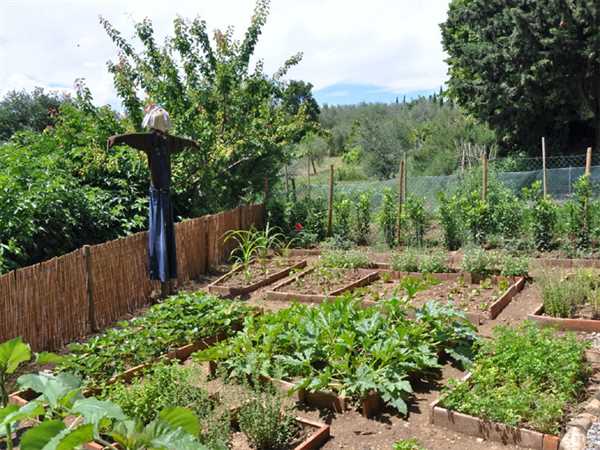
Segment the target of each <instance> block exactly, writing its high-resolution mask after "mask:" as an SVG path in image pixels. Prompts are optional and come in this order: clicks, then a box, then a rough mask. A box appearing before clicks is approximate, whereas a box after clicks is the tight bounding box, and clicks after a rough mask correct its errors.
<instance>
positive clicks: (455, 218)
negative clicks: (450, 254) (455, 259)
mask: <svg viewBox="0 0 600 450" xmlns="http://www.w3.org/2000/svg"><path fill="white" fill-rule="evenodd" d="M438 203H439V208H438V215H439V220H440V225H441V226H442V231H443V233H444V245H445V246H446V248H447V249H448V250H458V249H459V248H460V247H461V245H462V243H463V233H462V231H461V220H460V217H459V212H458V208H457V206H456V203H457V198H456V196H454V195H453V196H451V197H447V196H446V195H445V194H444V193H443V192H440V193H439V194H438Z"/></svg>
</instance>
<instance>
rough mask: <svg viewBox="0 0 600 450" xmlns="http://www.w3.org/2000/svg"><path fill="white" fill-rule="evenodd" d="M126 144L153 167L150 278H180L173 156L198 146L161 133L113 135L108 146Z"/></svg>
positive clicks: (149, 236)
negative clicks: (175, 223)
mask: <svg viewBox="0 0 600 450" xmlns="http://www.w3.org/2000/svg"><path fill="white" fill-rule="evenodd" d="M118 144H127V145H129V146H131V147H134V148H137V149H139V150H143V151H144V152H146V154H147V155H148V166H149V168H150V175H151V180H152V182H151V185H150V209H149V213H150V214H149V232H148V258H149V272H150V279H152V280H160V281H162V282H163V283H164V282H166V281H167V280H169V279H173V278H177V253H176V248H175V227H174V224H173V205H172V204H171V192H170V190H171V153H173V152H176V151H179V150H182V149H183V148H186V147H194V148H198V147H197V145H196V143H195V142H193V141H189V140H187V139H182V138H178V137H174V136H169V135H167V134H163V133H160V132H158V131H152V132H150V133H131V134H122V135H118V136H113V137H111V138H110V139H109V143H108V146H109V147H112V146H113V145H118Z"/></svg>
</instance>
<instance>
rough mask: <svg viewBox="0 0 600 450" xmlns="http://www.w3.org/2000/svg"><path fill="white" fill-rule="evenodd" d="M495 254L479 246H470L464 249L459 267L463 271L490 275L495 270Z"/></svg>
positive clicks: (496, 260)
mask: <svg viewBox="0 0 600 450" xmlns="http://www.w3.org/2000/svg"><path fill="white" fill-rule="evenodd" d="M497 262H498V259H497V256H496V255H495V254H494V253H492V252H488V251H485V250H483V249H482V248H479V247H471V248H468V249H466V250H465V254H464V256H463V260H462V263H461V269H462V270H463V271H465V272H470V273H474V274H477V275H480V276H488V275H492V274H493V273H494V272H496V271H497Z"/></svg>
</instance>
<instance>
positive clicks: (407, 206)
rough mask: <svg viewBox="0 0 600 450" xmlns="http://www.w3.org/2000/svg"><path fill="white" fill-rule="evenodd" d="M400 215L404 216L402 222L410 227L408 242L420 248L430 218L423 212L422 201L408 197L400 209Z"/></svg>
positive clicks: (412, 196)
mask: <svg viewBox="0 0 600 450" xmlns="http://www.w3.org/2000/svg"><path fill="white" fill-rule="evenodd" d="M402 215H403V216H404V220H403V222H404V223H406V224H407V225H408V226H409V227H410V230H411V232H412V233H411V234H412V236H410V237H409V242H412V244H413V245H416V246H422V245H423V240H424V238H425V233H426V232H427V229H428V228H429V225H430V217H429V216H428V214H427V213H426V211H425V201H424V199H422V198H419V197H416V196H414V195H408V197H407V198H406V202H405V203H404V208H403V209H402Z"/></svg>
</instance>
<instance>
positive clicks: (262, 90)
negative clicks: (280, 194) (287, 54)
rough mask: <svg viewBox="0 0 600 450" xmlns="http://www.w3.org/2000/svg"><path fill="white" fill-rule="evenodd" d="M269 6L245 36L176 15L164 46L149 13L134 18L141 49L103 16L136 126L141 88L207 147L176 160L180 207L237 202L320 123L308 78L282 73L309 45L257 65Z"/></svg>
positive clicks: (261, 2)
mask: <svg viewBox="0 0 600 450" xmlns="http://www.w3.org/2000/svg"><path fill="white" fill-rule="evenodd" d="M268 12H269V1H268V0H258V2H257V4H256V7H255V10H254V15H253V16H252V20H251V23H250V26H249V27H248V29H247V30H246V33H245V35H244V38H243V39H242V40H241V41H238V40H235V39H234V38H233V29H232V28H228V29H227V30H226V31H219V30H217V31H215V33H214V36H213V39H211V38H210V36H209V34H208V32H207V29H206V22H205V21H203V20H201V19H200V18H196V19H194V20H192V21H188V20H185V19H183V18H180V17H178V18H176V19H175V21H174V34H173V35H172V36H169V37H167V38H166V39H165V42H164V44H163V45H159V44H158V43H157V41H156V39H155V36H154V29H153V27H152V23H151V22H150V20H149V19H146V20H144V21H143V22H141V23H138V24H137V25H136V34H137V38H138V39H139V40H140V41H141V44H142V50H141V51H139V52H138V51H137V50H136V48H135V47H134V45H133V44H132V43H130V42H128V41H127V40H125V39H124V38H123V37H122V36H121V34H120V33H119V31H117V30H116V29H115V28H114V27H113V26H112V25H111V24H110V23H109V22H108V21H107V20H106V19H102V18H101V23H102V25H103V26H104V28H105V30H106V32H107V33H108V35H109V36H110V38H111V39H112V40H113V42H114V43H115V45H116V46H117V47H118V49H119V58H118V61H117V62H110V63H109V70H110V72H111V73H112V74H113V77H114V83H115V86H116V89H117V92H118V94H119V96H120V97H121V99H122V101H123V104H124V106H125V109H126V110H127V112H128V115H129V117H130V118H131V120H132V122H133V123H134V124H135V126H136V127H139V126H140V124H141V120H142V115H143V112H142V109H143V103H144V100H143V99H141V98H140V97H139V95H138V92H140V91H143V92H144V93H145V95H146V96H147V97H148V99H149V100H151V101H154V102H157V103H160V104H161V105H163V106H164V107H165V108H166V109H167V110H168V111H169V112H170V113H171V116H172V119H173V124H174V130H173V132H174V133H176V134H181V135H187V136H189V137H191V138H192V139H194V140H196V141H197V142H199V144H200V147H201V149H202V151H200V152H196V153H191V152H187V153H182V154H180V155H178V156H177V157H176V159H175V160H174V168H173V174H174V183H173V186H174V189H175V192H174V201H175V207H176V212H177V211H187V212H190V213H192V214H200V213H203V212H206V211H207V210H209V211H210V210H215V209H219V208H226V207H230V206H235V205H236V204H237V203H238V202H239V201H240V198H242V197H243V196H245V195H252V194H254V193H256V192H260V191H261V190H262V187H263V185H264V178H265V177H269V178H271V179H274V178H275V177H276V176H277V174H278V171H279V169H280V167H281V164H282V163H283V161H284V160H285V158H286V155H285V149H286V148H289V144H290V143H293V142H298V141H299V140H300V139H301V138H302V136H303V135H304V134H305V133H306V132H308V131H309V130H310V129H311V127H313V126H317V122H316V118H315V114H314V107H315V104H314V103H313V102H311V101H310V98H311V96H310V88H309V86H310V85H301V84H294V83H289V82H285V81H283V79H282V78H283V77H284V76H285V75H286V73H287V72H288V70H289V69H290V68H291V67H293V66H294V65H296V64H298V62H299V61H300V60H301V54H297V55H294V56H292V57H291V58H289V59H288V60H287V61H285V62H284V64H283V65H282V67H281V68H280V69H279V70H278V71H277V72H276V73H275V74H273V75H268V74H266V73H265V72H264V70H263V64H262V62H261V61H259V62H258V63H257V64H256V65H255V67H254V68H251V67H250V59H251V58H252V56H253V54H254V51H255V48H256V45H257V43H258V39H259V36H260V34H261V31H262V28H263V26H264V25H265V22H266V20H267V16H268ZM295 91H296V92H295Z"/></svg>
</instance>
